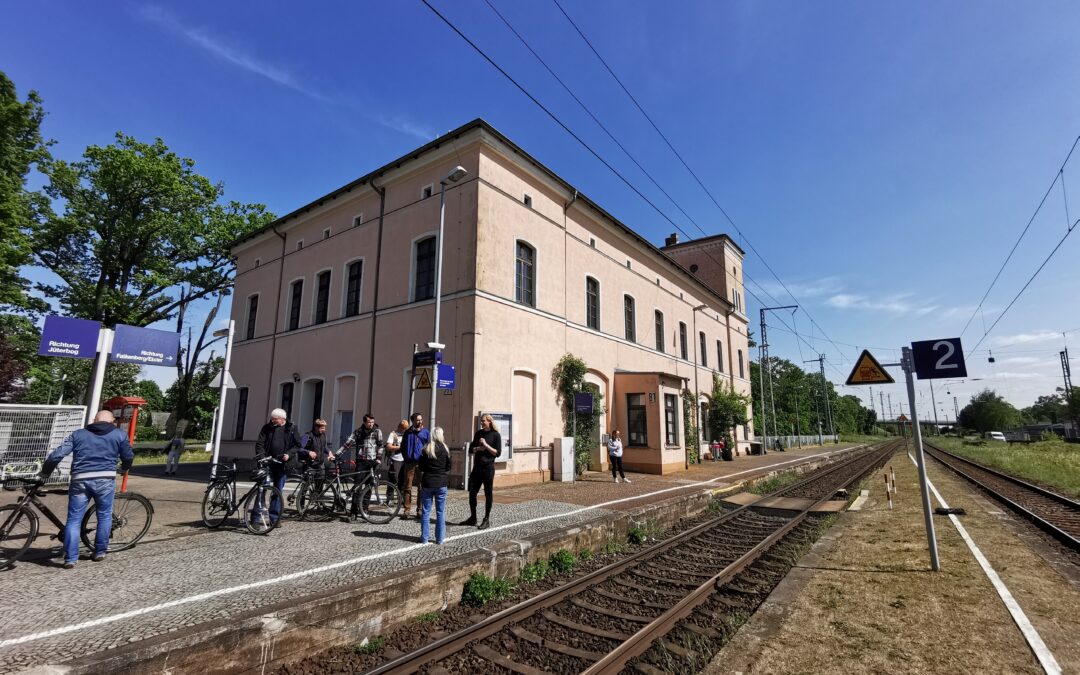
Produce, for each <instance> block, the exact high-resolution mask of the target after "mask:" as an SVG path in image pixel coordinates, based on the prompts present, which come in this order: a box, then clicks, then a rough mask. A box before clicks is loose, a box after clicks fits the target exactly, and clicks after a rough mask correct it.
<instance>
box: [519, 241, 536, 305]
mask: <svg viewBox="0 0 1080 675" xmlns="http://www.w3.org/2000/svg"><path fill="white" fill-rule="evenodd" d="M516 248H517V251H516V257H517V263H516V267H515V274H514V300H516V301H517V302H520V303H521V304H523V305H528V306H529V307H536V249H534V248H533V247H532V246H529V245H528V244H526V243H525V242H523V241H519V242H517V247H516Z"/></svg>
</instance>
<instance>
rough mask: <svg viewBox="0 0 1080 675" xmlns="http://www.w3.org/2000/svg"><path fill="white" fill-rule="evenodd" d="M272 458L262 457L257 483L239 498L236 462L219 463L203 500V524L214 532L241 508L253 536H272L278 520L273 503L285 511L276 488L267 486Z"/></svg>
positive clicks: (256, 478)
mask: <svg viewBox="0 0 1080 675" xmlns="http://www.w3.org/2000/svg"><path fill="white" fill-rule="evenodd" d="M272 461H277V460H275V459H273V458H271V457H261V458H259V460H258V464H257V466H256V469H255V472H254V473H253V474H252V476H251V479H252V480H253V481H254V484H253V485H252V486H251V489H249V490H248V491H247V492H246V493H245V494H244V496H243V497H241V498H240V499H239V500H238V499H236V462H231V463H229V464H224V465H223V464H217V465H216V466H215V471H214V478H212V479H211V480H210V484H209V485H207V486H206V493H205V494H204V495H203V499H202V519H203V524H204V525H206V526H207V527H209V528H211V529H213V528H217V527H221V525H222V524H223V523H224V522H225V521H226V520H227V519H228V518H229V516H231V515H232V514H234V513H236V512H237V511H240V510H241V509H242V519H243V521H244V527H245V528H247V530H248V532H251V533H252V534H269V533H270V531H271V530H273V529H274V528H275V527H277V521H272V520H270V504H271V502H272V501H273V500H274V499H275V498H276V499H277V500H278V503H279V504H280V505H281V508H282V510H283V511H284V508H285V500H284V499H283V498H282V495H281V490H279V489H277V486H274V485H270V484H269V483H267V478H268V477H269V475H270V468H269V465H270V462H272Z"/></svg>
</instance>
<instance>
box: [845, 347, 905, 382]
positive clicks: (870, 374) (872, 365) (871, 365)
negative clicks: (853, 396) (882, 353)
mask: <svg viewBox="0 0 1080 675" xmlns="http://www.w3.org/2000/svg"><path fill="white" fill-rule="evenodd" d="M893 382H895V380H894V379H892V376H891V375H889V373H888V372H886V370H885V369H884V368H882V367H881V364H880V363H878V361H877V359H875V358H874V357H873V355H872V354H871V353H870V350H868V349H864V350H863V353H862V355H861V356H859V360H858V361H856V362H855V367H854V368H852V369H851V374H850V375H848V379H847V384H892V383H893Z"/></svg>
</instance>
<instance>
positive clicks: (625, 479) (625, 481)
mask: <svg viewBox="0 0 1080 675" xmlns="http://www.w3.org/2000/svg"><path fill="white" fill-rule="evenodd" d="M622 482H624V483H630V482H632V481H631V480H630V479H629V478H623V479H622Z"/></svg>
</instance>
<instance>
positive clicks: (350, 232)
mask: <svg viewBox="0 0 1080 675" xmlns="http://www.w3.org/2000/svg"><path fill="white" fill-rule="evenodd" d="M459 165H460V166H462V167H464V168H465V169H466V170H467V174H466V175H465V176H464V177H461V178H460V179H459V180H457V181H447V185H446V189H445V235H444V236H445V242H444V246H443V256H444V260H443V269H442V294H441V295H442V309H441V321H440V342H442V343H444V344H445V345H446V347H445V349H444V350H443V354H444V363H446V364H452V365H453V366H455V370H456V388H454V389H453V390H435V389H418V390H416V391H415V394H414V400H413V402H412V409H413V410H416V411H419V412H421V413H424V416H425V419H426V418H427V412H428V410H429V408H430V396H431V395H432V394H433V392H435V391H439V393H437V394H436V395H438V410H437V415H436V422H435V423H436V425H437V426H441V427H443V428H444V430H445V432H446V437H447V441H448V443H449V444H450V445H451V447H452V448H457V447H461V445H463V444H464V443H467V442H468V441H469V440H470V439H471V438H472V434H473V430H474V429H475V428H476V427H477V420H478V416H479V415H480V414H481V413H482V412H491V413H501V415H496V418H497V419H504V420H508V421H507V423H506V424H505V425H504V428H501V429H500V431H501V432H502V435H503V440H504V443H505V444H507V445H508V447H507V448H505V449H504V450H503V454H502V455H500V460H501V461H499V462H498V464H497V478H496V480H497V481H498V482H499V483H502V484H508V483H521V482H534V481H541V480H545V479H547V478H549V477H550V471H551V468H552V458H551V454H552V449H551V444H552V442H553V440H554V439H555V438H556V437H560V436H564V435H565V433H564V416H563V412H562V408H561V407H560V405H559V403H558V400H557V393H556V390H555V388H554V387H553V385H552V371H553V369H554V368H555V366H556V364H557V363H558V361H559V360H560V358H562V357H563V356H564V355H565V354H568V353H569V354H573V355H575V356H577V357H579V358H580V359H582V360H583V361H584V362H585V363H586V365H587V366H588V375H587V376H586V380H587V383H588V386H589V387H591V388H594V390H595V391H596V392H597V393H599V394H600V395H601V396H602V399H601V400H602V404H603V406H604V409H605V413H604V416H603V418H602V427H603V428H602V429H601V430H600V431H598V433H607V432H609V431H610V430H612V429H619V430H621V431H622V436H623V442H624V445H625V453H624V462H625V465H626V467H627V468H628V469H630V470H633V471H640V472H649V473H668V472H672V471H676V470H681V469H683V467H684V465H685V458H686V439H685V438H684V425H683V401H684V398H683V396H682V393H683V392H684V391H689V392H693V394H692V395H694V396H696V397H697V400H698V403H699V405H701V406H703V412H705V414H707V398H708V395H709V393H710V392H711V389H712V382H713V376H714V374H715V375H719V376H720V377H721V378H724V380H726V381H727V382H730V384H731V385H732V386H734V388H735V390H736V391H738V392H740V393H743V394H747V395H749V393H750V380H749V376H750V372H749V361H748V358H749V353H748V349H747V323H748V322H747V317H746V315H745V313H744V311H745V310H744V308H743V305H742V292H743V288H742V281H743V277H742V264H743V251H742V250H741V249H740V248H739V247H738V246H737V245H736V244H735V242H733V241H732V240H731V239H730V238H729V237H727V236H726V235H717V236H714V237H709V238H706V239H700V240H694V241H690V242H679V241H678V240H677V238H675V237H669V238H668V240H667V242H665V246H664V247H663V248H658V247H657V246H655V245H653V244H652V243H650V242H649V241H647V240H646V239H645V238H643V237H642V236H640V235H639V234H637V233H636V232H635V231H634V229H633V228H631V227H629V226H627V225H625V224H623V223H621V222H619V220H617V219H616V218H615V217H614V216H612V215H611V214H610V213H608V212H606V211H605V210H604V209H603V208H602V207H601V206H599V205H598V204H596V203H595V202H593V201H591V200H589V199H588V198H586V197H585V196H584V195H582V194H580V193H579V192H578V191H577V190H576V189H575V188H574V187H573V186H572V185H570V184H569V183H567V182H566V181H565V180H563V179H562V178H560V177H559V176H558V175H557V174H556V173H555V172H554V171H552V170H550V169H548V168H547V167H545V166H544V165H543V164H541V163H540V162H538V161H537V160H536V159H534V158H533V157H532V156H530V155H529V154H528V153H527V152H525V151H524V150H523V149H521V148H519V147H518V146H517V145H515V144H514V143H513V142H512V141H510V140H509V139H508V138H506V137H505V136H503V135H502V134H501V133H499V132H498V131H497V130H495V129H494V128H492V127H491V126H490V125H489V124H487V123H486V122H484V121H483V120H475V121H473V122H470V123H468V124H466V125H464V126H462V127H460V128H458V129H456V130H454V131H451V132H449V133H448V134H446V135H444V136H441V137H439V138H438V139H436V140H434V141H432V142H430V143H428V144H426V145H424V146H423V147H421V148H418V149H416V150H414V151H412V152H410V153H408V154H407V155H405V156H403V157H400V158H398V159H396V160H394V161H393V162H391V163H389V164H387V165H385V166H383V167H380V168H378V169H376V170H374V171H372V172H371V173H368V174H367V175H365V176H363V177H361V178H359V179H357V180H355V181H353V182H351V183H349V184H347V185H345V186H343V187H340V188H338V189H336V190H334V191H333V192H330V193H329V194H327V195H325V196H323V197H320V198H318V199H316V200H315V201H313V202H311V203H310V204H307V205H305V206H303V207H301V208H299V209H297V210H296V211H294V212H292V213H289V214H288V215H285V216H283V217H281V218H279V219H278V220H277V221H275V222H274V223H272V224H271V225H269V226H268V227H266V228H265V229H263V230H261V231H258V232H256V233H254V234H252V235H250V236H248V237H246V238H244V239H242V240H240V241H238V242H236V243H235V245H234V248H233V255H234V256H235V258H236V261H237V275H236V281H235V288H234V296H233V304H232V319H233V320H234V321H235V322H236V323H235V325H236V340H235V342H234V347H233V352H232V365H231V368H230V371H231V374H232V376H233V379H234V381H235V382H236V385H237V387H236V389H232V390H230V391H229V393H228V396H227V399H226V411H225V424H224V427H223V434H222V438H223V443H222V445H223V448H222V452H223V454H231V455H234V456H241V457H242V456H245V455H246V456H250V455H251V453H252V452H253V449H252V448H253V444H254V440H255V437H256V435H257V433H258V431H259V428H260V427H261V425H262V424H264V423H265V422H266V420H267V417H268V414H269V411H270V410H271V409H272V408H275V407H281V408H284V409H285V410H286V411H288V412H289V414H290V419H292V420H293V421H294V422H296V423H297V424H299V425H300V428H301V430H306V429H309V428H310V427H311V424H312V422H313V420H314V419H316V418H323V419H325V420H327V422H328V423H329V425H330V429H329V433H330V434H331V439H332V441H333V442H340V441H341V440H342V439H343V438H345V437H346V436H347V434H348V433H349V432H350V431H351V430H352V429H353V428H354V427H356V426H358V425H359V423H360V419H361V417H362V416H363V414H364V413H366V412H371V413H373V414H374V415H375V416H376V418H377V420H378V421H379V424H380V426H381V427H382V428H383V430H384V433H389V431H391V430H392V429H393V427H394V426H395V425H396V423H397V421H398V420H400V419H402V418H404V417H406V416H407V413H408V412H409V409H410V406H409V403H410V394H413V385H414V384H416V383H417V381H418V380H420V379H422V377H423V373H420V374H414V373H413V372H412V354H413V350H414V345H419V346H420V348H421V349H424V348H425V345H426V343H428V342H430V341H432V338H433V322H434V316H435V302H434V295H435V276H436V273H437V270H436V264H435V263H436V251H437V241H436V235H437V233H438V226H439V213H440V188H441V181H443V180H444V179H445V178H446V177H447V176H448V174H449V173H450V172H451V171H452V170H453V169H454V168H455V167H456V166H459ZM736 436H737V441H738V443H739V444H740V445H742V446H745V445H746V443H747V441H748V440H750V439H751V438H752V437H753V431H752V429H751V428H749V427H746V428H740V429H738V430H737V431H736ZM606 465H607V455H606V452H604V451H602V450H601V451H598V452H597V453H596V454H595V455H594V457H593V467H594V468H606ZM455 467H456V468H457V467H458V462H457V461H455ZM458 470H460V469H458Z"/></svg>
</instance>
